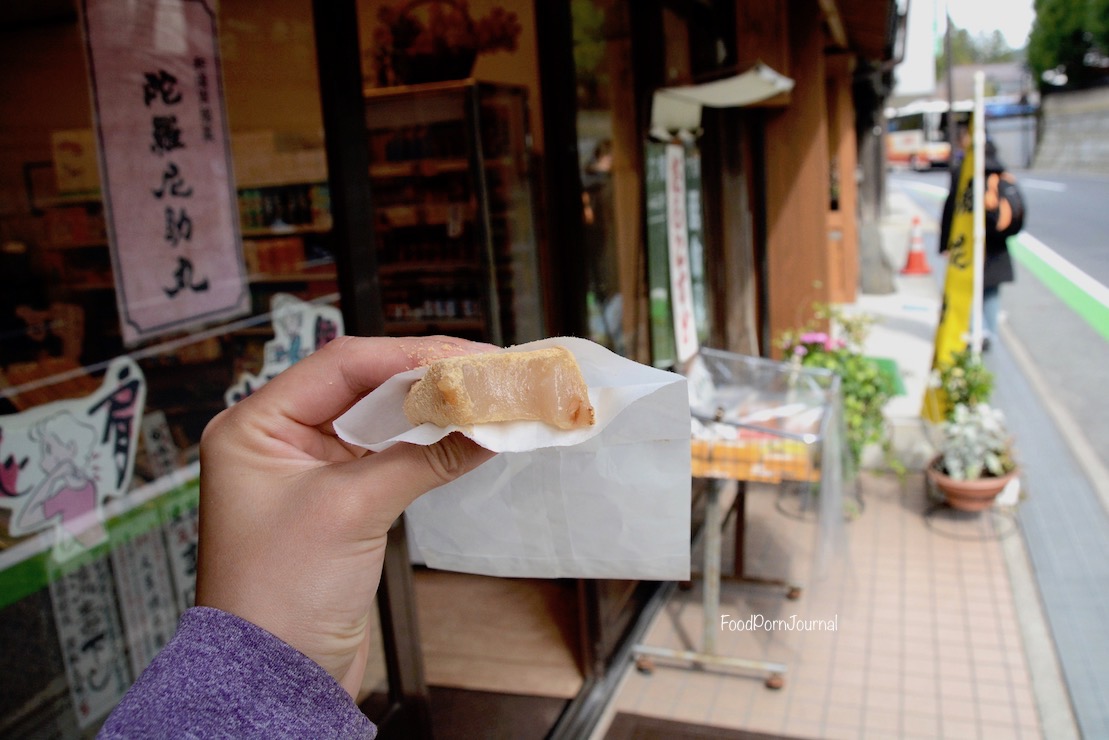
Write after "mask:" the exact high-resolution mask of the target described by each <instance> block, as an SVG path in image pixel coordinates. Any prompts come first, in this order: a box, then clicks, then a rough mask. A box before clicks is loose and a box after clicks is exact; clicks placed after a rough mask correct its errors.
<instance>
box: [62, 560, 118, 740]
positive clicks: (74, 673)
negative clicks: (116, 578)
mask: <svg viewBox="0 0 1109 740" xmlns="http://www.w3.org/2000/svg"><path fill="white" fill-rule="evenodd" d="M50 600H51V602H52V603H53V606H54V623H55V625H56V627H57V631H58V642H59V645H60V646H61V649H62V659H63V660H64V661H65V673H66V678H67V679H68V682H69V694H70V698H71V700H72V701H73V708H74V711H75V712H76V713H77V723H78V724H79V725H80V726H81V727H88V726H89V725H90V724H92V723H93V722H95V721H97V720H98V719H100V718H101V717H103V716H104V715H105V714H107V713H108V712H109V711H110V710H111V709H112V707H114V706H115V705H116V704H117V703H119V700H120V699H121V698H122V697H123V694H124V692H126V691H127V687H128V686H130V685H131V673H130V671H129V670H128V667H127V657H126V651H125V650H124V646H123V635H122V631H121V630H120V624H119V618H118V617H117V616H116V603H115V596H114V594H113V593H112V572H111V568H110V567H109V565H108V561H107V560H106V559H105V558H97V559H95V560H91V561H89V562H87V563H85V564H83V565H81V566H79V567H77V568H74V569H72V570H69V571H68V572H66V573H64V574H61V573H59V574H57V576H56V577H54V578H52V579H51V581H50Z"/></svg>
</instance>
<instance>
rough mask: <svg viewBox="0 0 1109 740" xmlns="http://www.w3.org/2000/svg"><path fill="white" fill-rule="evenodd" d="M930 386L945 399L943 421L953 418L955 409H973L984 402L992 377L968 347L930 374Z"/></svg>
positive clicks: (988, 395)
mask: <svg viewBox="0 0 1109 740" xmlns="http://www.w3.org/2000/svg"><path fill="white" fill-rule="evenodd" d="M931 382H932V386H933V387H934V388H939V389H940V390H941V391H942V392H943V395H944V396H945V397H946V399H947V404H948V405H947V413H946V415H945V418H946V420H947V421H950V420H951V419H952V418H954V414H955V409H956V408H957V407H958V406H968V407H971V408H973V407H975V406H977V405H978V404H982V403H988V402H989V400H990V395H991V394H992V393H993V386H994V377H993V373H991V372H990V371H989V370H988V369H987V368H986V366H985V364H983V362H982V358H981V356H980V355H978V354H976V353H975V352H974V351H973V350H972V349H971V348H970V347H967V348H966V349H964V350H962V351H961V352H956V353H954V354H953V355H952V356H951V362H950V363H949V364H946V365H944V366H943V367H941V368H938V369H937V370H934V371H933V372H932V378H931Z"/></svg>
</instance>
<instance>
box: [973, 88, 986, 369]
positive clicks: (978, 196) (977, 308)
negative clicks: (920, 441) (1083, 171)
mask: <svg viewBox="0 0 1109 740" xmlns="http://www.w3.org/2000/svg"><path fill="white" fill-rule="evenodd" d="M985 90H986V74H985V73H984V72H982V71H981V70H979V71H977V72H975V73H974V142H973V146H974V296H973V298H972V300H971V304H970V305H971V310H970V316H971V321H970V326H971V330H970V331H971V333H970V343H971V347H972V348H973V349H974V354H975V355H978V354H981V352H982V268H983V266H984V265H985V256H986V210H985V204H984V203H983V195H984V193H985V183H986V106H985V102H984V96H985Z"/></svg>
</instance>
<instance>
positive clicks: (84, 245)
mask: <svg viewBox="0 0 1109 740" xmlns="http://www.w3.org/2000/svg"><path fill="white" fill-rule="evenodd" d="M106 246H108V240H107V239H96V240H93V241H90V242H74V243H72V244H67V243H65V242H44V243H43V244H42V248H43V249H48V250H50V251H61V250H65V249H97V248H100V249H103V248H104V247H106Z"/></svg>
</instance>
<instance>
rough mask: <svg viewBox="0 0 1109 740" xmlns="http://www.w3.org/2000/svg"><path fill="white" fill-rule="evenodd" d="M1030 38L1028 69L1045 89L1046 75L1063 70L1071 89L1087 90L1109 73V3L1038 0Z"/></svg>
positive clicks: (1106, 0)
mask: <svg viewBox="0 0 1109 740" xmlns="http://www.w3.org/2000/svg"><path fill="white" fill-rule="evenodd" d="M1035 8H1036V20H1035V21H1034V22H1033V24H1032V32H1031V34H1029V37H1028V65H1029V66H1030V67H1031V68H1032V72H1033V74H1034V75H1035V76H1036V79H1037V80H1039V81H1040V84H1041V86H1044V85H1046V83H1045V82H1044V79H1043V74H1044V72H1048V71H1051V70H1060V71H1062V72H1064V73H1065V74H1066V76H1067V86H1068V87H1084V86H1086V85H1089V84H1090V83H1091V82H1093V81H1094V80H1095V79H1097V78H1098V77H1100V76H1103V75H1104V74H1105V72H1106V70H1105V69H1104V67H1103V66H1102V65H1103V64H1104V63H1105V58H1106V55H1107V54H1109V0H1036V3H1035Z"/></svg>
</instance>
